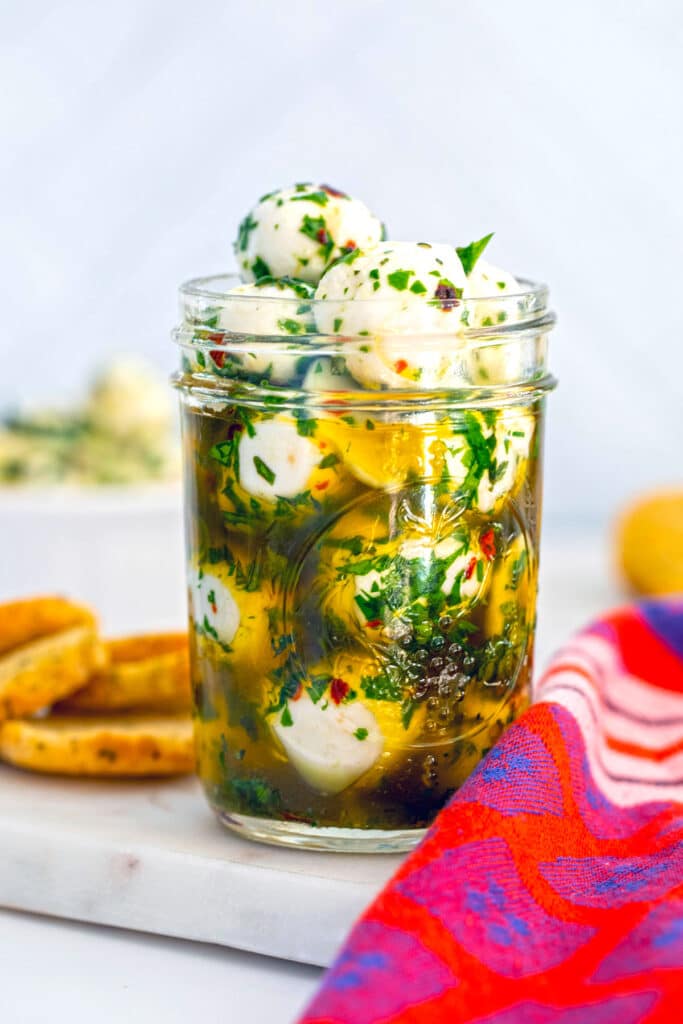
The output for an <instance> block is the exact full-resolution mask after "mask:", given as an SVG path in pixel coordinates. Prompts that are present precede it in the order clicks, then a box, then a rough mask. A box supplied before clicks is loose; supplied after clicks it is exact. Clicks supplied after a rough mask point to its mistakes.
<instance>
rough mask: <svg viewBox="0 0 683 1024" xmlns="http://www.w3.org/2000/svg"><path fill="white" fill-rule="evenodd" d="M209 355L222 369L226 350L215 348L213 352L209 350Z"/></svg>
mask: <svg viewBox="0 0 683 1024" xmlns="http://www.w3.org/2000/svg"><path fill="white" fill-rule="evenodd" d="M209 355H210V356H211V358H212V359H213V361H214V363H215V364H216V366H217V367H218V369H219V370H222V369H223V363H224V362H225V352H221V351H220V350H219V349H213V351H212V352H209Z"/></svg>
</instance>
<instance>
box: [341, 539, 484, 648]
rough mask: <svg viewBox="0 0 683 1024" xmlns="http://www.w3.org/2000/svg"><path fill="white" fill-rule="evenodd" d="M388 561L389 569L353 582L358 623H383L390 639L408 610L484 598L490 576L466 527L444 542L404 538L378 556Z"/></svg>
mask: <svg viewBox="0 0 683 1024" xmlns="http://www.w3.org/2000/svg"><path fill="white" fill-rule="evenodd" d="M387 561H388V564H387V565H386V567H382V568H379V569H370V570H369V571H368V572H366V573H362V574H353V580H354V591H355V593H354V603H355V612H356V616H357V618H358V620H359V622H360V623H361V625H363V626H366V627H368V626H369V627H371V628H379V627H380V626H381V625H383V626H384V627H385V628H386V629H387V631H388V634H389V636H390V637H391V636H393V634H394V633H396V635H397V636H398V635H399V633H400V632H401V629H402V625H403V619H404V618H405V616H406V613H410V610H411V608H412V607H414V606H416V605H424V606H425V607H427V606H428V605H430V604H431V603H434V604H436V605H439V606H442V607H441V611H443V610H444V609H446V610H448V611H449V612H454V611H455V610H456V609H457V610H461V609H462V608H464V607H467V606H468V605H470V604H471V603H472V602H473V601H474V600H476V599H477V598H479V597H480V596H481V594H482V592H483V589H484V587H485V584H486V577H487V574H488V560H487V558H486V557H485V556H484V555H483V553H482V551H481V550H480V547H479V544H478V543H477V542H476V541H475V540H474V539H473V538H471V537H470V536H469V533H468V532H467V531H464V530H463V531H461V532H458V533H457V535H456V534H454V535H451V536H450V537H446V538H444V539H443V540H435V539H432V538H428V537H419V538H412V539H410V540H406V541H404V542H403V543H402V544H400V545H399V546H398V549H397V550H396V552H395V554H394V555H393V556H391V557H389V558H387V557H386V555H385V554H384V553H382V554H380V557H379V564H380V565H382V566H383V565H384V563H386V562H387ZM350 568H351V569H352V568H353V567H352V566H350ZM442 598H443V599H445V601H444V600H443V599H442ZM409 617H410V618H412V615H409Z"/></svg>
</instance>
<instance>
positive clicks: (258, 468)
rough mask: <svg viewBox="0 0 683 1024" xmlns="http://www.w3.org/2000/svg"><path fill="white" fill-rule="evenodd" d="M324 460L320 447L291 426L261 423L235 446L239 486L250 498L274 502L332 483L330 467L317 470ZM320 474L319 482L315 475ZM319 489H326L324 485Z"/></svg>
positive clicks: (244, 435) (245, 434)
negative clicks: (237, 447)
mask: <svg viewBox="0 0 683 1024" xmlns="http://www.w3.org/2000/svg"><path fill="white" fill-rule="evenodd" d="M325 458H326V456H325V453H324V451H323V450H321V448H320V445H319V444H318V443H316V442H315V441H314V440H312V439H311V438H310V437H302V436H301V434H300V433H299V432H298V430H297V428H296V426H295V424H294V423H290V422H288V421H286V420H282V419H272V420H264V421H262V422H260V423H256V424H254V426H253V430H252V433H251V434H249V433H244V434H243V436H242V438H241V440H240V443H239V483H240V485H241V486H242V487H243V488H244V490H245V491H246V492H247V493H248V494H250V495H252V496H253V497H254V498H260V499H261V500H262V501H266V502H273V503H274V502H276V501H277V499H278V498H294V497H296V496H297V495H299V494H301V493H302V492H303V491H306V490H310V489H311V488H313V489H315V487H316V485H319V484H320V483H321V482H322V481H324V480H327V481H328V482H332V480H333V473H334V466H330V467H323V468H322V469H320V462H321V461H323V460H324V459H325ZM320 474H322V476H321V479H320V480H318V479H317V476H318V475H320ZM318 489H319V490H321V491H322V490H326V489H327V485H326V486H325V487H324V488H322V487H319V486H318Z"/></svg>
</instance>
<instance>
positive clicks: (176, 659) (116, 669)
mask: <svg viewBox="0 0 683 1024" xmlns="http://www.w3.org/2000/svg"><path fill="white" fill-rule="evenodd" d="M104 648H105V654H106V657H107V664H106V665H105V667H104V668H103V669H102V671H100V672H98V673H96V674H95V675H94V676H93V678H92V679H90V680H89V682H88V684H87V685H86V686H85V687H84V688H83V689H82V690H79V691H78V692H77V693H74V694H72V695H71V696H70V697H68V698H67V699H66V700H64V701H62V702H61V703H60V704H59V706H58V708H57V710H59V711H66V712H69V713H71V712H81V711H97V712H99V711H132V710H143V709H144V710H147V711H181V710H183V711H184V710H187V709H189V707H190V702H191V689H190V653H189V646H188V638H187V634H186V633H156V634H147V635H143V636H133V637H122V638H121V639H118V640H107V641H105V643H104Z"/></svg>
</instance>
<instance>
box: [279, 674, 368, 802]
mask: <svg viewBox="0 0 683 1024" xmlns="http://www.w3.org/2000/svg"><path fill="white" fill-rule="evenodd" d="M272 729H273V732H274V733H275V735H276V736H277V738H278V739H279V740H280V742H281V744H282V746H283V747H284V750H285V753H286V754H287V757H288V759H289V760H290V762H291V763H292V765H293V766H294V768H296V770H297V771H298V773H299V775H300V776H301V777H302V778H303V779H304V780H305V781H306V782H307V783H308V785H309V786H311V788H312V789H315V790H318V792H320V793H330V794H334V793H340V792H341V791H342V790H343V789H346V788H347V787H348V786H350V785H352V783H354V782H355V781H356V779H358V778H360V776H361V775H363V774H365V772H366V771H368V769H369V768H371V767H372V765H373V764H374V763H375V761H376V760H377V758H378V757H379V756H380V754H381V753H382V748H383V746H384V741H383V739H382V734H381V732H380V731H379V727H378V725H377V720H376V719H375V716H374V715H373V714H372V712H371V711H369V710H368V709H367V708H366V707H365V706H364V704H363V703H362V702H361V701H358V700H355V701H350V702H349V703H346V702H345V701H343V700H340V701H339V703H337V702H335V700H333V699H332V697H331V696H329V695H328V696H326V697H318V699H317V700H315V701H314V700H313V699H312V698H311V696H310V694H309V691H308V690H307V689H302V690H301V691H300V693H299V694H298V696H297V699H290V700H288V701H287V703H286V708H285V711H283V712H282V713H278V714H277V716H276V717H275V718H274V719H273V721H272Z"/></svg>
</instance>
